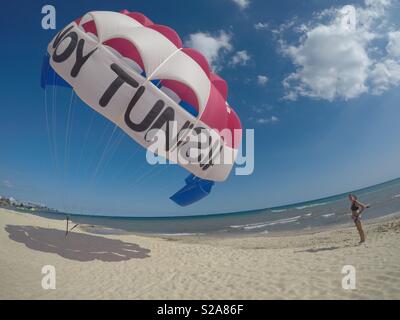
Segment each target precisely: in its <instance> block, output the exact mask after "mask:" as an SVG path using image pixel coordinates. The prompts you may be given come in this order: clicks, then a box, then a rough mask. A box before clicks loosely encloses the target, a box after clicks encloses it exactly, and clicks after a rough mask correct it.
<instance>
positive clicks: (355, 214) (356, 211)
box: [349, 194, 368, 243]
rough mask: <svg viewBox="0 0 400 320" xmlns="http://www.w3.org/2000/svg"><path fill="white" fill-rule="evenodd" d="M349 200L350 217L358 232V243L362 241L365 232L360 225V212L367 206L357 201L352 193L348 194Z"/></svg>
mask: <svg viewBox="0 0 400 320" xmlns="http://www.w3.org/2000/svg"><path fill="white" fill-rule="evenodd" d="M349 200H350V202H351V208H350V209H351V213H352V214H351V217H352V219H353V221H354V223H355V225H356V227H357V230H358V233H359V234H360V239H361V240H360V243H364V242H365V234H364V230H363V228H362V225H361V214H362V212H363V211H364V210H365V209H366V208H368V206H367V205H365V204H362V203H361V202H360V201H358V200H357V197H356V196H355V195H353V194H349Z"/></svg>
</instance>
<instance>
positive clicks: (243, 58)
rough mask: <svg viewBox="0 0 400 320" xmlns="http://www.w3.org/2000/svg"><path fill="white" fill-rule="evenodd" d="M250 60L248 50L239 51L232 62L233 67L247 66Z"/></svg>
mask: <svg viewBox="0 0 400 320" xmlns="http://www.w3.org/2000/svg"><path fill="white" fill-rule="evenodd" d="M249 60H250V55H249V54H248V53H247V51H246V50H243V51H238V52H236V53H235V54H234V56H233V57H232V60H231V65H233V66H236V65H241V66H245V65H246V64H247V62H249Z"/></svg>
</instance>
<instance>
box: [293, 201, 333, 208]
mask: <svg viewBox="0 0 400 320" xmlns="http://www.w3.org/2000/svg"><path fill="white" fill-rule="evenodd" d="M326 204H327V203H326V202H324V203H314V204H310V205H308V206H300V207H296V209H297V210H303V209H307V208H313V207H318V206H324V205H326Z"/></svg>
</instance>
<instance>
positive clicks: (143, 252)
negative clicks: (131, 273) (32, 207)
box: [5, 225, 150, 262]
mask: <svg viewBox="0 0 400 320" xmlns="http://www.w3.org/2000/svg"><path fill="white" fill-rule="evenodd" d="M5 230H6V231H7V232H8V234H9V238H10V239H11V240H14V241H16V242H19V243H23V244H25V245H26V246H27V247H28V248H30V249H32V250H37V251H42V252H48V253H55V254H58V255H60V256H61V257H63V258H66V259H70V260H75V261H82V262H87V261H93V260H100V261H105V262H118V261H126V260H130V259H144V258H148V257H150V255H149V253H150V250H149V249H145V248H141V247H140V246H139V245H137V244H133V243H128V242H123V241H121V240H114V239H108V238H104V237H99V236H94V235H89V234H84V233H76V232H70V233H69V234H68V237H65V232H64V231H61V230H56V229H46V228H41V227H32V226H15V225H7V226H6V227H5Z"/></svg>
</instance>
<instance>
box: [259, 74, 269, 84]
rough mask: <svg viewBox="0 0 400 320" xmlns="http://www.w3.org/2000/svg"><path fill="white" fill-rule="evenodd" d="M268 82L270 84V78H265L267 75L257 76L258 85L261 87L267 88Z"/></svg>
mask: <svg viewBox="0 0 400 320" xmlns="http://www.w3.org/2000/svg"><path fill="white" fill-rule="evenodd" d="M267 82H268V77H267V76H265V75H258V76H257V83H258V84H259V85H260V86H265V85H266V84H267Z"/></svg>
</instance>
